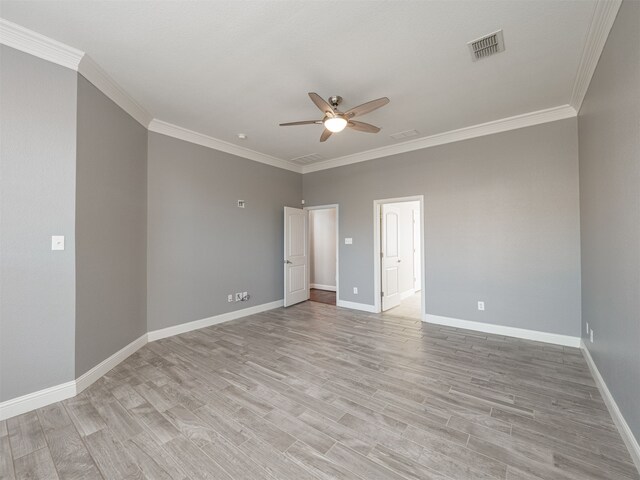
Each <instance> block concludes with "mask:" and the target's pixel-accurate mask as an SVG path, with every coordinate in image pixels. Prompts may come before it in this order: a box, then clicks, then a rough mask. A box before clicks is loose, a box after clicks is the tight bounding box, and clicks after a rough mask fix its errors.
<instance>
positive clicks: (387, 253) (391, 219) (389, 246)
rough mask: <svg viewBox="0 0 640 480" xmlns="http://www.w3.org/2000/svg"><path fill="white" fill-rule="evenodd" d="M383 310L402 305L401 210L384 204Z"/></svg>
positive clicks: (381, 244) (382, 231)
mask: <svg viewBox="0 0 640 480" xmlns="http://www.w3.org/2000/svg"><path fill="white" fill-rule="evenodd" d="M381 227H382V228H381V229H380V233H381V238H380V246H381V251H382V258H381V262H382V311H383V312H384V311H385V310H389V309H390V308H393V307H397V306H398V305H400V262H401V260H402V259H401V258H400V210H399V209H398V208H396V207H393V206H391V205H382V222H381Z"/></svg>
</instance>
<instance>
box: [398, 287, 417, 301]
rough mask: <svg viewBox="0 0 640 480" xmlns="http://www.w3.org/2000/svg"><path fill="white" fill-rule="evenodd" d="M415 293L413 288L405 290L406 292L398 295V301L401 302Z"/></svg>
mask: <svg viewBox="0 0 640 480" xmlns="http://www.w3.org/2000/svg"><path fill="white" fill-rule="evenodd" d="M414 293H416V291H415V290H414V289H413V288H410V289H409V290H407V291H406V292H402V293H401V294H400V301H402V300H406V299H407V298H409V297H411V296H413V294H414Z"/></svg>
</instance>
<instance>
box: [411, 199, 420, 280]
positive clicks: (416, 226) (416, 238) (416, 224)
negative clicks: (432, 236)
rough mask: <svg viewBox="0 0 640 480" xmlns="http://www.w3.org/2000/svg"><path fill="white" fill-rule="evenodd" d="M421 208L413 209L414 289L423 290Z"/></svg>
mask: <svg viewBox="0 0 640 480" xmlns="http://www.w3.org/2000/svg"><path fill="white" fill-rule="evenodd" d="M420 224H421V222H420V209H414V210H413V289H414V290H415V291H416V292H419V291H420V290H422V278H421V277H422V265H421V262H420V250H421V248H420V242H421V241H422V240H421V239H420Z"/></svg>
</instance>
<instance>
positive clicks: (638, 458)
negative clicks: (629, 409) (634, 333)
mask: <svg viewBox="0 0 640 480" xmlns="http://www.w3.org/2000/svg"><path fill="white" fill-rule="evenodd" d="M580 349H581V350H582V355H583V356H584V359H585V360H586V362H587V365H588V366H589V370H590V371H591V376H592V377H593V379H594V380H595V382H596V386H597V387H598V390H600V395H602V399H603V400H604V403H605V405H606V406H607V409H608V410H609V414H610V415H611V418H612V419H613V423H615V425H616V427H618V431H619V432H620V436H621V437H622V440H623V441H624V443H625V445H626V446H627V450H629V454H630V455H631V459H632V460H633V463H634V464H635V466H636V468H637V469H638V471H639V472H640V445H639V444H638V440H637V439H636V437H635V436H634V435H633V432H632V431H631V428H630V427H629V424H628V423H627V421H626V420H625V419H624V416H622V412H621V411H620V408H618V404H617V403H616V401H615V399H614V398H613V395H612V394H611V392H610V391H609V387H607V384H606V383H605V381H604V378H602V375H600V371H599V370H598V367H597V366H596V363H595V362H594V361H593V357H591V352H589V349H588V348H587V346H586V345H585V343H584V340H582V339H581V340H580Z"/></svg>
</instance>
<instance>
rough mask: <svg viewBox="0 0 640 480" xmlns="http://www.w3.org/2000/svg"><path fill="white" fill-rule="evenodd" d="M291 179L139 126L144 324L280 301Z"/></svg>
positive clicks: (296, 177)
mask: <svg viewBox="0 0 640 480" xmlns="http://www.w3.org/2000/svg"><path fill="white" fill-rule="evenodd" d="M300 177H301V175H300V174H298V173H294V172H290V171H287V170H283V169H279V168H275V167H271V166H269V165H263V164H260V163H257V162H253V161H251V160H247V159H244V158H240V157H236V156H233V155H229V154H226V153H224V152H219V151H216V150H212V149H210V148H206V147H202V146H199V145H194V144H191V143H187V142H184V141H182V140H177V139H175V138H171V137H167V136H164V135H160V134H156V133H149V166H148V257H147V258H148V261H147V262H148V277H147V282H148V283H147V285H148V296H147V299H148V300H147V312H148V329H149V331H152V330H157V329H160V328H165V327H169V326H173V325H178V324H181V323H185V322H190V321H193V320H200V319H203V318H207V317H210V316H213V315H218V314H221V313H225V312H229V311H232V310H238V309H241V308H247V307H250V306H253V305H259V304H262V303H267V302H272V301H275V300H280V299H282V298H283V263H282V262H283V250H284V246H283V223H284V220H283V217H284V214H283V208H284V206H291V207H300V201H301V199H302V181H301V179H300ZM237 200H245V201H246V202H247V204H246V208H244V209H241V208H238V207H237V206H236V204H237ZM245 291H246V292H249V294H250V295H251V299H250V300H249V301H248V302H234V303H227V294H229V293H234V292H245Z"/></svg>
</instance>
